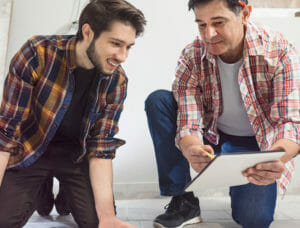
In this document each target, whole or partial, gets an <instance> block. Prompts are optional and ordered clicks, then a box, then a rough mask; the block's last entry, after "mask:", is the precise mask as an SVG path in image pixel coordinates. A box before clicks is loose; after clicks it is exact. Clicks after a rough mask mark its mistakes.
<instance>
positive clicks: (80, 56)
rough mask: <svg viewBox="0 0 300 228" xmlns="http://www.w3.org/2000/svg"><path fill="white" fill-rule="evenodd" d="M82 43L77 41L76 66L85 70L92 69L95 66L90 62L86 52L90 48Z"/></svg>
mask: <svg viewBox="0 0 300 228" xmlns="http://www.w3.org/2000/svg"><path fill="white" fill-rule="evenodd" d="M85 46H86V45H85V44H84V43H83V42H81V41H77V42H76V45H75V55H76V66H79V67H82V68H84V69H92V68H94V65H93V64H92V63H91V62H90V60H89V58H88V56H87V54H86V50H87V48H88V47H85Z"/></svg>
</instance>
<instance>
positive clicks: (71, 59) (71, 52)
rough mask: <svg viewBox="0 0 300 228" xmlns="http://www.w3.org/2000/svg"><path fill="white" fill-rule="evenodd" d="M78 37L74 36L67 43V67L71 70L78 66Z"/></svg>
mask: <svg viewBox="0 0 300 228" xmlns="http://www.w3.org/2000/svg"><path fill="white" fill-rule="evenodd" d="M75 47H76V37H75V36H74V37H72V38H71V39H70V40H69V41H68V42H67V45H66V52H67V53H66V58H67V67H68V69H69V70H74V69H75V68H76V52H75Z"/></svg>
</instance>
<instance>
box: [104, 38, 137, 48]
mask: <svg viewBox="0 0 300 228" xmlns="http://www.w3.org/2000/svg"><path fill="white" fill-rule="evenodd" d="M109 39H110V40H113V41H116V42H120V43H122V44H126V42H125V41H124V40H120V39H117V38H113V37H110V38H109ZM128 45H129V46H132V45H134V43H131V44H128Z"/></svg>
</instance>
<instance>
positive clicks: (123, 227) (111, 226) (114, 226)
mask: <svg viewBox="0 0 300 228" xmlns="http://www.w3.org/2000/svg"><path fill="white" fill-rule="evenodd" d="M98 228H137V227H136V226H133V225H131V224H129V223H127V222H124V221H122V220H120V219H118V218H117V217H113V218H107V219H105V218H103V219H101V220H100V222H99V226H98Z"/></svg>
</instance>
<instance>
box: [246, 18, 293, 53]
mask: <svg viewBox="0 0 300 228" xmlns="http://www.w3.org/2000/svg"><path fill="white" fill-rule="evenodd" d="M248 37H249V38H250V39H249V40H250V41H253V42H255V43H256V44H260V45H262V46H264V49H265V50H267V51H269V50H268V49H283V48H286V46H287V45H288V44H289V43H290V42H289V41H288V40H287V39H286V37H285V36H284V35H283V34H282V33H281V32H279V31H276V30H274V29H272V28H271V27H269V26H267V25H263V24H260V23H258V22H253V21H251V22H249V23H248Z"/></svg>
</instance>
